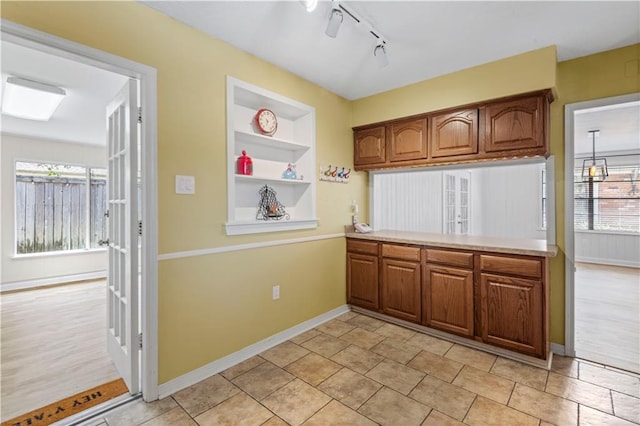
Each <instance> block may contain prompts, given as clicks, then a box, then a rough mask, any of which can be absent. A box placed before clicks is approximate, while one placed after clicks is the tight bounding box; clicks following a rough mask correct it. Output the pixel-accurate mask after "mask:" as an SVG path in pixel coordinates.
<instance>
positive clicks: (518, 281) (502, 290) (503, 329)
mask: <svg viewBox="0 0 640 426" xmlns="http://www.w3.org/2000/svg"><path fill="white" fill-rule="evenodd" d="M480 305H481V321H482V324H481V329H482V340H483V341H484V342H485V343H489V344H493V345H496V346H502V347H504V348H507V349H512V350H516V351H518V352H522V353H526V354H529V355H534V356H537V357H541V358H544V356H545V354H544V353H543V348H544V345H543V341H542V330H543V325H544V322H543V315H544V311H543V307H542V282H541V281H538V280H529V279H523V278H511V277H506V276H500V275H493V274H482V276H481V281H480Z"/></svg>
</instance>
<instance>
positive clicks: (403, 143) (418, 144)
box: [389, 119, 427, 161]
mask: <svg viewBox="0 0 640 426" xmlns="http://www.w3.org/2000/svg"><path fill="white" fill-rule="evenodd" d="M389 139H390V144H389V149H390V150H389V160H391V161H405V160H420V159H424V158H427V120H425V119H419V120H411V121H405V122H402V123H394V124H391V125H390V126H389Z"/></svg>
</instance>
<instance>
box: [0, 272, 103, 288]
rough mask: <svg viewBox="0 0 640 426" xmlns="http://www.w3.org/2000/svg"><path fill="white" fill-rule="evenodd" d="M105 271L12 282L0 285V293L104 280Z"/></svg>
mask: <svg viewBox="0 0 640 426" xmlns="http://www.w3.org/2000/svg"><path fill="white" fill-rule="evenodd" d="M106 277H107V271H96V272H87V273H85V274H74V275H64V276H60V277H50V278H40V279H37V280H25V281H13V282H10V283H2V284H0V291H2V292H4V291H14V290H27V289H30V288H37V287H45V286H51V285H57V284H68V283H73V282H77V281H87V280H96V279H100V278H106Z"/></svg>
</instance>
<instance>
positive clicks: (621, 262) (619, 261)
mask: <svg viewBox="0 0 640 426" xmlns="http://www.w3.org/2000/svg"><path fill="white" fill-rule="evenodd" d="M575 261H576V262H583V263H595V264H598V265H613V266H626V267H628V268H640V262H638V261H637V260H636V261H633V260H624V259H602V258H598V257H579V256H576V260H575Z"/></svg>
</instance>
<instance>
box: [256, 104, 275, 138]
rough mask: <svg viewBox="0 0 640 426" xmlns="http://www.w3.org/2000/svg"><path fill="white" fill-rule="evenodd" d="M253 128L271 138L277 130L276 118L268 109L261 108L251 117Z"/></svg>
mask: <svg viewBox="0 0 640 426" xmlns="http://www.w3.org/2000/svg"><path fill="white" fill-rule="evenodd" d="M253 122H254V125H255V128H256V129H257V130H258V131H259V132H260V133H262V134H263V135H267V136H273V134H274V133H275V132H276V130H278V118H277V117H276V115H275V114H274V113H273V111H271V110H270V109H266V108H261V109H259V110H258V112H257V113H256V115H255V116H254V117H253Z"/></svg>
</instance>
